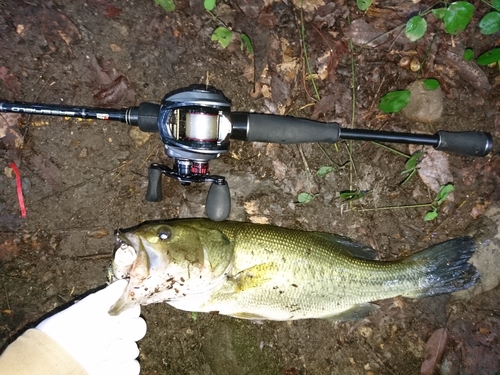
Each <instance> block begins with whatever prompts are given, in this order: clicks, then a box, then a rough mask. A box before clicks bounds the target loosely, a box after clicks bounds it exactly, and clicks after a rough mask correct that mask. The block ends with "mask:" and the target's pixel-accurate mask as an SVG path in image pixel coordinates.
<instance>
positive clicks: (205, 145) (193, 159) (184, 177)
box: [0, 85, 493, 220]
mask: <svg viewBox="0 0 500 375" xmlns="http://www.w3.org/2000/svg"><path fill="white" fill-rule="evenodd" d="M0 112H16V113H24V114H32V115H49V116H65V117H78V118H84V119H85V118H89V119H101V120H111V121H120V122H123V123H126V124H129V125H134V126H138V127H139V129H140V130H142V131H144V132H155V133H156V132H159V134H160V138H161V140H162V142H163V143H164V146H165V153H166V154H167V156H169V157H171V158H172V159H173V161H174V163H173V167H172V168H170V167H168V166H166V165H163V164H157V163H153V164H151V165H150V167H149V170H148V189H147V192H146V200H148V201H151V202H156V201H160V200H161V199H162V189H161V177H162V175H165V176H168V177H172V178H175V179H177V180H178V181H180V183H181V184H183V185H189V184H191V183H193V182H210V183H212V185H211V187H210V190H209V192H208V195H207V201H206V213H207V216H208V217H209V218H210V219H212V220H224V219H226V218H227V217H228V216H229V212H230V210H231V197H230V193H229V187H228V185H227V183H226V180H225V178H224V177H223V176H216V175H211V174H210V170H209V165H208V164H209V161H210V160H212V159H215V158H217V157H219V156H220V155H221V154H223V153H225V152H227V151H228V149H229V140H230V139H237V140H242V141H250V142H269V143H281V144H296V143H310V142H325V143H335V142H337V141H338V140H339V139H352V140H362V141H378V142H390V143H405V144H410V143H411V144H419V145H430V146H433V147H434V148H435V149H436V150H440V151H450V152H455V153H459V154H462V155H468V156H486V155H487V154H488V153H489V152H490V151H491V149H492V147H493V139H492V137H491V135H490V134H489V133H484V132H476V131H470V132H446V131H438V132H437V133H436V134H434V135H424V134H412V133H397V132H386V131H374V130H362V129H346V128H342V127H340V125H339V124H338V123H335V122H333V123H322V122H318V121H311V120H306V119H301V118H296V117H287V116H275V115H267V114H257V113H245V112H231V102H230V101H229V100H228V99H227V98H226V97H225V96H224V95H223V94H222V92H220V91H219V90H217V89H215V88H213V87H207V86H204V85H203V86H200V85H193V86H189V87H187V88H185V89H181V90H177V91H174V92H171V93H169V94H167V95H166V96H165V97H164V98H163V100H162V102H161V104H160V105H159V104H155V103H142V104H140V105H139V107H131V108H124V109H106V108H90V107H73V106H62V105H45V104H37V103H20V102H0Z"/></svg>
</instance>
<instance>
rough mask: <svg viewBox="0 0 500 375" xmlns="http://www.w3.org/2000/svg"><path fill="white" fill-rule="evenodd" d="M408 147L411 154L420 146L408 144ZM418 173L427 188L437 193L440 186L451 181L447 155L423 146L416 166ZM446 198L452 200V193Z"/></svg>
mask: <svg viewBox="0 0 500 375" xmlns="http://www.w3.org/2000/svg"><path fill="white" fill-rule="evenodd" d="M409 149H410V154H412V155H413V153H415V152H416V151H418V150H420V149H421V146H417V145H409ZM418 175H419V176H420V178H421V179H422V181H423V182H424V184H426V185H427V187H428V188H429V189H431V190H432V191H433V192H435V193H437V192H438V191H439V189H441V186H443V185H445V184H448V183H452V182H453V176H452V175H451V172H450V164H449V161H448V155H447V154H446V153H445V152H441V151H437V150H435V149H434V148H433V147H432V146H425V147H424V157H423V158H422V160H421V162H420V164H419V168H418ZM448 200H449V201H451V202H453V200H454V197H453V193H451V194H450V195H449V196H448Z"/></svg>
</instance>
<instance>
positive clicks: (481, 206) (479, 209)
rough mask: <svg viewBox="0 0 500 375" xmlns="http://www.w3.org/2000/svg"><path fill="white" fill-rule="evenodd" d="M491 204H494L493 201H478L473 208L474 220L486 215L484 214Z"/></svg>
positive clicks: (471, 213)
mask: <svg viewBox="0 0 500 375" xmlns="http://www.w3.org/2000/svg"><path fill="white" fill-rule="evenodd" d="M491 203H492V202H491V201H487V200H480V201H477V202H476V204H475V205H474V207H472V210H471V212H470V216H472V217H473V218H474V219H477V218H478V217H479V216H481V215H482V214H484V212H485V211H486V209H487V208H488V207H489V206H490V205H491Z"/></svg>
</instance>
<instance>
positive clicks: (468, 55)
mask: <svg viewBox="0 0 500 375" xmlns="http://www.w3.org/2000/svg"><path fill="white" fill-rule="evenodd" d="M473 58H474V51H473V50H472V49H470V48H466V49H465V51H464V60H465V61H471V60H472V59H473Z"/></svg>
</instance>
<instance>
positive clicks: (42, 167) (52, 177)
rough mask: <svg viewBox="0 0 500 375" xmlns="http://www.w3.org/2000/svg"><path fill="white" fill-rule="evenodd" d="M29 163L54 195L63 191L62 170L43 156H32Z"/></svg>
mask: <svg viewBox="0 0 500 375" xmlns="http://www.w3.org/2000/svg"><path fill="white" fill-rule="evenodd" d="M28 163H29V164H30V165H31V166H32V169H33V170H34V171H36V172H37V174H38V175H39V176H40V177H41V178H42V179H43V180H45V182H46V183H47V185H49V187H50V188H51V190H52V191H53V192H54V193H57V192H59V191H61V190H62V189H63V183H62V178H61V171H60V169H59V168H58V167H57V166H56V165H55V164H54V163H52V162H51V161H50V160H49V159H47V158H46V157H45V156H43V155H42V154H36V155H31V156H30V157H29V159H28Z"/></svg>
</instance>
